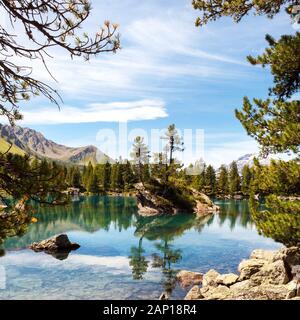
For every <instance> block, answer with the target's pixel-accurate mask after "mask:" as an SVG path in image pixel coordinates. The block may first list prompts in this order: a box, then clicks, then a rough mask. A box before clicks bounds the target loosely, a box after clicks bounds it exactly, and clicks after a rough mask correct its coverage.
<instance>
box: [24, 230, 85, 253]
mask: <svg viewBox="0 0 300 320" xmlns="http://www.w3.org/2000/svg"><path fill="white" fill-rule="evenodd" d="M79 247H80V245H79V244H77V243H73V242H70V240H69V238H68V236H67V235H66V234H60V235H58V236H54V237H52V238H49V239H47V240H43V241H41V242H34V243H33V244H32V245H31V246H29V248H30V249H32V250H34V251H46V252H47V253H55V252H63V251H71V250H76V249H78V248H79Z"/></svg>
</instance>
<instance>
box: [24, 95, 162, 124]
mask: <svg viewBox="0 0 300 320" xmlns="http://www.w3.org/2000/svg"><path fill="white" fill-rule="evenodd" d="M23 114H24V120H22V124H30V125H35V124H67V123H89V122H126V121H133V120H153V119H158V118H165V117H167V116H168V114H167V110H166V106H165V103H164V101H162V100H139V101H129V102H111V103H91V104H89V105H88V106H86V107H84V108H79V107H72V106H64V107H63V108H62V109H61V110H60V111H59V110H58V109H54V108H40V109H34V110H33V111H25V112H24V113H23Z"/></svg>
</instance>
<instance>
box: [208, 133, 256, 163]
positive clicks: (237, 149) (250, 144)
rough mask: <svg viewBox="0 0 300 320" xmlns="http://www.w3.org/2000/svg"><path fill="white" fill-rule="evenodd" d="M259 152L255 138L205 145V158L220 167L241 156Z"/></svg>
mask: <svg viewBox="0 0 300 320" xmlns="http://www.w3.org/2000/svg"><path fill="white" fill-rule="evenodd" d="M257 152H259V147H258V144H257V142H256V141H255V140H254V139H245V140H241V141H232V142H224V143H219V144H216V145H214V146H205V153H204V160H205V162H206V163H208V164H212V165H213V166H214V167H216V168H218V167H220V166H221V165H222V164H229V163H230V162H232V161H233V160H237V159H238V158H240V157H241V156H244V155H245V154H250V153H257Z"/></svg>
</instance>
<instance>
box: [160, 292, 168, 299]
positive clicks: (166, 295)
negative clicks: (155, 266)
mask: <svg viewBox="0 0 300 320" xmlns="http://www.w3.org/2000/svg"><path fill="white" fill-rule="evenodd" d="M158 300H169V295H168V294H167V293H166V292H163V293H162V294H161V295H160V297H159V299H158Z"/></svg>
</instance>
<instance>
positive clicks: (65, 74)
mask: <svg viewBox="0 0 300 320" xmlns="http://www.w3.org/2000/svg"><path fill="white" fill-rule="evenodd" d="M92 4H93V11H92V15H91V16H90V18H89V20H88V22H87V24H85V26H84V27H85V29H86V30H87V31H88V32H89V33H90V34H92V33H93V32H97V31H98V29H99V28H100V26H101V25H102V23H103V21H104V20H106V19H108V20H110V21H111V22H116V23H118V24H119V25H120V27H119V32H120V34H121V45H122V50H121V51H119V52H118V53H117V54H104V55H99V56H98V57H96V58H92V59H91V61H90V62H88V63H86V62H84V61H83V60H82V59H75V60H73V61H72V60H71V59H70V58H69V57H68V56H67V55H66V53H65V52H63V51H62V50H60V49H58V50H57V49H56V50H55V51H53V52H52V55H53V57H54V58H53V59H48V66H49V69H50V70H51V71H52V73H53V74H54V76H55V77H56V79H57V81H58V83H53V82H52V80H51V78H50V76H49V75H48V74H47V72H46V70H44V69H43V68H42V66H41V65H40V64H38V62H34V68H35V69H34V70H35V71H34V74H35V75H37V76H38V77H39V78H40V79H41V80H44V81H47V82H49V83H52V84H53V85H54V86H55V87H56V88H57V89H58V90H59V91H60V94H61V95H62V97H63V99H64V104H63V105H62V106H61V107H62V110H61V111H58V110H57V109H56V107H55V106H54V105H51V104H50V103H49V102H48V101H47V100H46V99H43V98H36V99H34V100H32V101H31V102H30V103H28V104H26V105H24V106H22V107H23V113H24V115H25V119H24V121H22V122H20V125H23V126H28V127H31V128H33V129H36V130H38V131H41V132H42V133H43V134H44V135H45V136H46V137H47V138H49V139H52V140H54V141H55V142H58V143H62V144H66V145H69V146H83V145H90V144H94V145H96V146H98V147H99V148H101V147H102V146H101V143H100V142H99V141H97V139H96V136H97V132H98V131H99V130H101V129H104V128H112V129H116V130H117V128H118V121H125V120H126V121H128V128H129V130H131V129H135V128H143V129H145V130H146V131H147V132H148V133H149V132H150V130H151V129H155V128H158V129H162V128H165V127H166V126H167V125H168V124H170V123H175V124H176V126H177V127H178V128H180V129H193V130H196V129H203V130H204V134H205V136H204V142H205V144H204V155H201V156H204V158H205V160H206V161H207V162H209V163H212V164H215V165H220V164H221V163H228V162H230V161H231V160H234V159H237V158H238V157H239V156H242V155H244V154H245V153H251V152H256V151H257V145H256V143H255V142H254V141H253V139H251V138H249V137H247V135H246V133H245V131H244V129H243V128H242V126H241V125H240V123H239V122H238V121H237V120H236V119H235V117H234V109H235V108H240V107H241V103H242V98H243V97H244V96H245V95H247V96H249V97H250V98H253V97H260V98H265V97H266V94H267V89H268V87H269V86H270V84H271V77H270V75H269V72H268V71H267V70H262V69H261V68H258V67H253V66H250V65H249V64H248V63H247V62H246V59H245V57H246V56H247V55H248V54H253V55H256V54H258V53H261V52H262V51H263V49H264V48H265V47H266V42H265V40H264V37H265V34H266V33H269V34H271V35H272V36H274V37H279V36H280V35H281V34H283V33H294V29H293V28H292V26H291V22H290V20H289V17H288V16H287V15H285V14H284V13H283V14H280V15H278V16H277V17H276V18H275V19H273V20H268V19H266V18H264V17H253V16H251V17H246V18H245V19H244V20H243V21H242V22H241V23H239V24H235V23H234V22H233V21H232V20H231V19H229V18H224V19H221V20H219V21H217V22H215V23H211V24H209V25H208V26H205V27H203V28H196V27H195V26H194V21H195V18H196V17H197V11H195V10H194V9H193V8H192V5H191V1H189V0H188V1H186V0H176V1H175V0H174V1H163V0H151V1H137V0H123V1H116V0H101V1H96V0H94V1H92ZM123 138H124V137H123ZM104 151H107V150H104ZM123 156H125V155H124V154H123ZM197 156H198V155H196V157H197Z"/></svg>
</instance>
